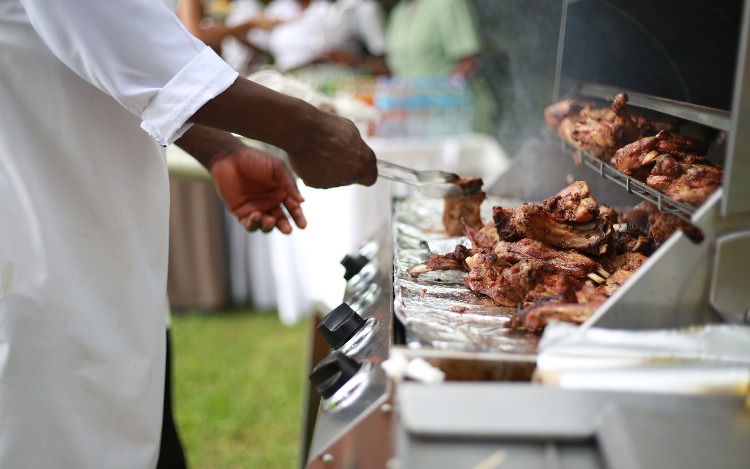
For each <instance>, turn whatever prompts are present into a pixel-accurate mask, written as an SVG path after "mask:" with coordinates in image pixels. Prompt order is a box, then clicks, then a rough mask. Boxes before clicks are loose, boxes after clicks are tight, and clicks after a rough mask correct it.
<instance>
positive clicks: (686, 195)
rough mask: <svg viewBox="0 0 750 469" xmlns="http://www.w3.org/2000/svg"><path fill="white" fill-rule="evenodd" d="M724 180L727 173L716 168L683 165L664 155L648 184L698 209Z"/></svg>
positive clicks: (650, 176) (713, 166)
mask: <svg viewBox="0 0 750 469" xmlns="http://www.w3.org/2000/svg"><path fill="white" fill-rule="evenodd" d="M699 158H700V157H699ZM693 161H697V159H696V158H693ZM723 177H724V172H723V171H722V170H721V168H718V167H717V166H716V165H713V164H710V163H709V164H700V163H690V162H680V161H678V160H677V159H675V158H674V157H672V156H671V155H661V156H659V157H658V158H657V159H656V164H655V165H654V168H653V169H652V170H651V174H650V175H649V176H648V178H647V179H646V184H648V186H649V187H653V188H654V189H656V190H658V191H660V192H661V193H663V194H664V195H666V196H667V197H669V198H671V199H673V200H676V201H678V202H685V203H688V204H692V205H696V206H698V205H701V204H702V203H703V202H705V201H706V199H707V198H708V196H710V195H711V194H713V193H714V192H715V191H716V189H718V188H719V187H721V181H722V179H723Z"/></svg>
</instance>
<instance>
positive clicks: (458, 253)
mask: <svg viewBox="0 0 750 469" xmlns="http://www.w3.org/2000/svg"><path fill="white" fill-rule="evenodd" d="M477 252H478V251H477V250H476V249H469V248H467V247H466V246H464V245H463V244H458V245H456V248H455V249H454V250H453V252H451V253H448V254H443V255H441V254H433V255H432V256H430V258H429V259H427V262H425V263H424V264H419V265H415V266H414V267H412V268H410V269H409V273H410V274H411V275H412V276H413V277H417V276H419V275H420V274H425V273H427V272H432V271H435V270H459V271H462V272H468V271H469V266H468V265H466V259H467V258H468V257H470V256H473V255H474V254H476V253H477Z"/></svg>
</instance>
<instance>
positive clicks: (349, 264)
mask: <svg viewBox="0 0 750 469" xmlns="http://www.w3.org/2000/svg"><path fill="white" fill-rule="evenodd" d="M368 262H370V261H369V260H368V259H367V258H366V257H365V256H363V255H361V254H357V255H356V256H350V255H349V254H347V255H346V256H344V258H343V259H341V265H343V266H344V269H345V272H344V280H347V281H348V280H351V279H352V277H354V276H355V275H357V274H358V273H359V271H360V270H362V268H363V267H364V266H366V265H367V263H368Z"/></svg>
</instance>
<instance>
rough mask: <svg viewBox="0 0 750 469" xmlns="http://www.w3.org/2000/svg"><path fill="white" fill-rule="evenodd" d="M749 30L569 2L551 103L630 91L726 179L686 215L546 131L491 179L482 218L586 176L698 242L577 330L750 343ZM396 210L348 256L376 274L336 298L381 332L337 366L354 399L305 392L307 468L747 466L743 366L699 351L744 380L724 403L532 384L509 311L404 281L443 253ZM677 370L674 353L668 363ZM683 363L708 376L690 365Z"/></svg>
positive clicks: (522, 340) (732, 5)
mask: <svg viewBox="0 0 750 469" xmlns="http://www.w3.org/2000/svg"><path fill="white" fill-rule="evenodd" d="M749 28H750V9H749V8H748V5H747V4H746V2H742V1H727V2H719V3H711V4H709V3H704V2H697V1H696V2H677V1H665V2H658V4H655V2H647V1H645V0H644V1H640V0H639V1H616V0H608V1H603V0H588V1H587V0H578V1H574V0H568V1H565V2H564V6H563V15H562V18H561V30H560V44H559V51H558V57H557V70H556V76H555V92H554V96H552V97H551V99H550V103H551V102H553V101H556V100H559V99H561V98H562V97H569V96H579V97H584V98H591V99H598V100H601V101H602V102H606V101H611V100H612V99H613V98H614V96H615V95H616V94H617V93H620V92H626V93H628V95H629V97H630V101H629V107H630V108H631V109H632V111H633V113H635V114H639V113H643V114H647V115H649V116H660V117H665V118H669V119H672V120H675V121H677V122H679V123H680V125H681V128H684V129H686V131H688V132H692V131H699V132H703V133H704V134H710V135H712V136H713V139H712V145H711V150H710V152H709V157H710V158H711V159H712V160H714V161H715V162H717V163H721V164H722V165H723V167H724V171H725V172H724V180H723V184H722V188H721V189H720V190H719V191H717V192H716V193H714V194H713V195H712V196H711V197H710V198H709V199H708V200H707V201H706V202H705V203H704V204H703V205H702V206H700V207H693V206H691V205H688V204H684V203H679V202H676V201H674V200H670V199H669V198H667V197H665V196H664V195H663V194H661V193H659V192H658V191H655V190H653V189H651V188H650V187H648V186H646V185H645V184H642V183H640V182H638V181H636V180H633V179H631V178H628V177H626V176H624V175H622V174H621V173H619V172H618V171H617V170H615V169H614V168H612V167H611V166H609V165H608V164H606V163H604V162H602V161H601V160H598V159H596V158H594V157H593V156H591V155H589V154H587V153H585V152H583V151H582V150H580V149H578V148H575V147H572V146H570V145H569V144H565V143H562V142H561V141H560V140H559V139H557V138H556V137H550V136H549V135H547V133H546V132H544V131H540V132H539V136H538V139H535V140H533V141H530V142H528V144H527V145H525V146H524V148H523V149H522V150H521V151H520V152H519V154H518V155H516V157H515V158H514V161H513V164H512V165H511V167H510V168H509V169H508V170H507V171H506V172H505V173H503V175H501V176H500V178H498V180H496V181H490V182H491V184H488V186H487V192H488V194H489V196H490V200H489V201H487V202H486V203H485V204H486V206H487V207H488V208H489V207H491V205H492V203H493V201H497V200H501V201H502V205H504V206H510V205H512V204H513V203H520V202H523V201H540V200H542V199H544V198H546V197H549V196H551V195H553V194H554V193H556V192H557V191H558V190H559V189H562V188H563V187H565V186H566V185H567V184H568V183H569V182H570V181H571V180H579V179H583V180H586V181H587V182H588V183H589V186H590V187H591V192H592V194H593V195H594V196H595V198H596V199H597V200H598V201H599V202H600V203H606V204H608V205H610V206H613V207H632V206H634V205H635V204H637V203H638V202H640V201H642V200H648V201H651V202H653V203H654V204H655V205H657V206H658V207H659V209H660V210H663V211H665V212H667V213H672V214H674V215H676V216H678V217H679V218H681V219H682V220H685V221H688V222H690V223H691V224H693V225H694V226H696V227H698V228H699V229H700V230H701V231H702V233H703V235H704V237H703V241H702V242H700V243H696V242H694V241H692V240H690V239H689V238H688V237H687V236H686V235H684V234H683V233H681V232H677V233H675V234H674V235H673V236H672V237H671V238H670V239H669V240H667V242H665V243H664V244H663V245H662V246H661V247H660V248H659V249H658V250H657V251H656V252H655V253H654V254H653V255H652V256H651V257H650V258H649V260H648V261H647V262H646V263H645V264H644V265H643V266H642V267H641V268H640V269H639V270H638V271H637V272H636V273H635V274H634V275H633V276H632V277H631V278H630V279H629V280H628V281H627V282H626V283H625V284H624V285H623V286H622V287H620V289H618V291H617V292H616V293H615V294H614V295H613V296H611V297H610V298H609V299H608V300H607V301H606V302H605V303H604V304H603V306H602V307H600V308H599V309H598V310H597V312H596V313H595V315H594V316H593V317H592V318H591V319H590V320H589V321H587V322H586V323H585V324H584V325H583V326H581V327H580V328H579V330H580V331H586V330H592V329H604V330H620V331H623V332H633V333H636V334H638V333H641V332H643V333H645V332H655V333H659V331H662V330H670V331H674V330H675V329H677V328H683V327H706V326H708V325H717V326H730V327H736V328H737V329H736V330H735V331H736V332H739V333H740V334H745V333H746V331H747V329H746V328H747V327H748V324H749V323H750V289H748V288H747V285H746V284H747V280H746V279H747V273H746V270H747V266H748V265H750V193H749V192H750V186H749V185H748V184H747V181H748V180H749V179H748V178H749V177H750V156H748V155H750V136H747V135H745V134H746V132H743V131H742V130H743V129H744V127H746V126H747V123H748V122H750V79H748V77H750V69H748V67H750V61H748V55H747V54H748V52H749V50H748V41H749V40H750V39H749V32H750V29H749ZM540 112H541V111H540ZM394 207H395V209H394V216H393V220H392V223H391V225H389V226H388V227H384V228H383V230H381V231H380V232H379V233H376V234H375V235H374V236H373V237H372V239H369V240H364V241H366V242H365V243H364V244H363V247H362V249H361V250H360V251H359V252H357V253H353V254H352V255H353V256H354V257H358V256H363V257H364V258H366V259H368V260H369V262H367V263H365V266H364V267H362V268H361V269H362V270H361V271H360V272H359V273H358V274H357V275H355V276H354V277H352V279H351V280H350V281H349V283H348V288H347V292H346V294H345V297H344V298H343V302H344V303H346V304H348V305H349V306H351V309H353V310H354V311H355V312H356V313H358V315H359V316H360V317H361V318H362V320H363V322H367V321H371V322H370V324H372V323H373V322H374V323H375V324H377V326H376V327H371V328H370V333H369V337H368V338H367V339H362V338H361V337H360V338H358V339H357V340H360V341H361V340H366V341H367V343H369V344H370V346H369V347H364V348H360V349H359V351H358V352H357V353H356V354H351V355H352V357H353V358H354V360H355V362H356V363H359V364H362V367H360V368H357V366H356V365H352V364H351V363H349V362H347V364H346V366H344V368H346V367H348V366H354V368H356V369H357V371H356V372H355V373H353V374H354V375H356V373H360V372H361V370H362V369H364V370H366V374H367V376H368V378H367V379H366V380H360V381H359V385H358V386H359V387H360V390H359V391H358V394H357V395H358V396H359V397H357V398H354V399H351V400H350V401H348V402H346V403H345V404H343V405H336V403H341V402H345V401H344V399H345V398H342V397H339V398H338V400H336V399H334V400H333V401H332V400H331V399H330V397H329V398H325V399H323V401H322V406H319V403H320V402H321V401H320V398H319V396H318V395H317V394H316V391H315V389H314V388H311V400H310V402H311V410H310V413H309V415H310V418H309V422H308V427H307V429H308V432H307V434H306V442H307V443H308V444H307V446H306V448H305V449H306V451H305V454H306V458H305V460H304V465H305V466H306V467H309V468H329V467H337V468H338V467H378V468H380V467H388V468H390V469H396V468H417V467H431V468H440V467H446V468H448V467H451V468H454V467H469V468H471V467H477V468H480V467H481V468H484V467H523V468H535V467H539V468H542V467H577V468H579V467H583V468H588V467H591V468H635V467H696V468H697V467H708V466H709V465H710V466H711V467H727V468H734V467H737V468H739V467H744V466H745V465H746V464H747V461H749V460H750V450H749V449H748V447H747V445H744V444H741V443H737V442H742V441H747V438H748V436H750V418H749V417H748V416H747V410H746V409H747V406H748V403H746V399H747V396H748V386H750V384H749V383H746V382H745V378H744V376H746V375H747V373H746V372H747V369H748V360H747V356H746V355H745V356H744V357H743V356H741V355H742V353H740V357H739V358H737V357H733V358H727V355H726V354H723V352H721V353H719V352H720V351H718V350H715V349H711V345H710V344H709V345H706V347H707V349H706V350H705V352H706V353H705V354H704V357H711V356H714V355H722V354H723V355H722V356H723V357H724V359H725V360H726V362H724V364H726V363H731V365H732V367H734V368H732V372H734V371H736V370H740V371H741V372H740V373H739V374H738V375H737V376H739V377H740V378H739V379H738V381H737V383H739V384H738V385H737V387H736V389H731V390H727V389H724V390H723V391H721V392H718V391H717V392H714V393H711V392H708V391H706V392H700V393H680V392H655V391H653V390H652V391H649V390H648V387H646V388H645V389H644V390H642V391H641V392H624V391H616V390H614V391H613V390H608V391H590V390H572V389H561V388H556V387H548V386H540V385H539V384H537V383H535V382H534V372H535V368H536V367H537V366H538V364H539V363H538V360H539V357H540V355H539V351H538V348H537V347H538V346H539V344H538V337H536V336H534V335H532V334H521V335H514V334H512V333H511V332H510V331H509V330H508V329H507V328H505V322H506V321H507V318H508V316H509V314H510V312H509V311H503V310H502V309H501V308H497V307H493V306H491V305H488V304H487V303H486V302H483V301H482V298H480V297H478V296H476V295H473V294H472V293H471V292H469V291H468V290H467V289H465V287H463V283H462V282H461V279H460V275H458V274H455V275H454V273H440V274H435V275H433V276H427V277H425V278H420V279H416V280H415V279H413V278H411V277H410V276H409V275H408V274H407V273H406V272H405V271H406V269H408V267H409V266H411V265H413V264H414V263H418V262H421V261H423V260H424V259H425V256H428V255H429V253H430V252H434V251H435V249H438V248H436V247H435V246H437V245H439V244H440V242H441V239H440V235H438V234H436V230H435V229H434V228H435V227H436V226H437V225H439V217H440V215H441V207H440V202H439V201H435V200H431V199H427V198H424V197H421V198H420V197H415V198H407V199H406V200H399V201H396V202H395V204H394ZM485 219H486V216H485ZM454 242H455V240H454ZM456 306H459V307H458V308H457V307H456ZM326 319H328V318H326ZM341 321H343V319H342V320H341ZM324 322H325V319H324ZM329 322H332V323H337V321H329ZM343 329H344V330H345V329H347V328H346V327H343ZM314 339H315V340H316V341H317V342H318V346H317V347H316V350H317V351H318V352H317V355H316V354H313V363H312V365H320V364H321V363H324V364H326V365H327V364H328V362H330V361H332V360H333V358H332V356H333V355H337V354H339V353H341V349H340V348H338V347H337V350H338V352H336V353H333V354H331V349H330V348H327V347H325V346H322V347H321V346H320V335H319V334H314ZM543 340H544V338H543ZM605 349H606V347H605ZM612 350H614V348H613V349H612ZM712 352H713V353H712ZM613 353H614V352H613ZM396 355H398V356H403V357H406V359H407V360H416V359H422V360H425V361H427V362H428V363H429V364H431V365H432V366H434V367H435V368H437V369H439V370H441V371H442V372H443V373H444V374H445V377H446V380H445V381H444V382H442V383H440V384H433V385H427V384H423V383H420V382H418V381H411V380H398V379H389V378H388V377H387V376H386V374H385V371H384V370H383V368H382V367H381V366H379V365H380V364H381V363H382V362H383V361H384V360H386V359H388V358H392V357H394V356H396ZM334 358H336V357H334ZM336 359H339V358H336ZM687 361H688V360H687V359H685V358H684V357H677V358H675V357H672V358H671V360H670V364H675V365H677V366H679V365H682V364H684V363H685V362H687ZM696 362H697V363H696ZM690 364H691V365H696V364H698V365H706V363H702V362H701V361H700V359H699V358H698V359H696V358H695V356H692V357H691V358H690ZM650 365H653V363H651V364H650ZM363 367H364V368H363ZM664 369H666V368H664ZM653 370H654V368H651V371H653ZM657 370H658V369H657ZM704 371H705V370H704ZM714 371H715V370H714ZM316 372H317V374H316ZM313 374H314V375H315V376H314V379H313V381H315V382H316V384H319V381H320V380H321V379H323V378H330V376H329V375H328V374H320V367H319V366H318V367H316V370H314V371H313ZM336 376H337V377H338V375H336ZM695 376H697V377H700V374H697V375H695ZM334 401H335V402H334ZM332 402H333V403H334V404H333V405H331V404H332ZM337 407H338V408H337ZM678 448H679V449H678Z"/></svg>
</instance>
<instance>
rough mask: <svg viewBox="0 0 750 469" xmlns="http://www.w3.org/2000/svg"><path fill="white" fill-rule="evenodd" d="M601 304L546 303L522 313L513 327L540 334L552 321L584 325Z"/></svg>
mask: <svg viewBox="0 0 750 469" xmlns="http://www.w3.org/2000/svg"><path fill="white" fill-rule="evenodd" d="M601 304H602V303H601V302H598V301H597V302H590V303H583V304H581V303H555V302H550V303H544V304H541V305H536V306H532V307H530V308H527V309H525V310H523V311H521V312H520V313H519V314H518V316H517V318H514V320H512V322H511V323H512V326H514V327H516V328H518V329H525V330H527V331H536V332H539V331H541V330H542V329H544V327H545V326H546V325H547V324H548V323H549V322H550V321H565V322H571V323H574V324H582V323H584V322H585V321H586V320H587V319H588V318H590V317H591V316H592V315H593V314H594V312H595V311H596V310H597V309H598V308H599V306H601Z"/></svg>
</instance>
